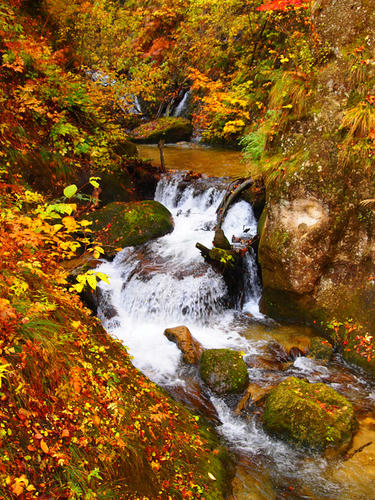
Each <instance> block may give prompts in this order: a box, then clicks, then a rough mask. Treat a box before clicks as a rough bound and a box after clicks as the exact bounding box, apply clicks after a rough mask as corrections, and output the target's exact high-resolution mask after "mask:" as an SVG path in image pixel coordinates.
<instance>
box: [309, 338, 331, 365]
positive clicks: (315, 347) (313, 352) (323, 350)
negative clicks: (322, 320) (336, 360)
mask: <svg viewBox="0 0 375 500" xmlns="http://www.w3.org/2000/svg"><path fill="white" fill-rule="evenodd" d="M332 354H333V347H332V346H331V344H330V343H329V342H328V340H326V339H324V338H322V337H314V338H313V339H312V340H311V343H310V349H309V358H315V359H320V360H322V361H329V360H330V359H331V357H332Z"/></svg>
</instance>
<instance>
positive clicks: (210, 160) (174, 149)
mask: <svg viewBox="0 0 375 500" xmlns="http://www.w3.org/2000/svg"><path fill="white" fill-rule="evenodd" d="M137 148H138V150H139V155H140V156H141V157H142V158H148V159H150V160H152V162H153V163H154V164H155V165H160V154H159V149H158V147H157V146H156V145H153V144H141V145H137ZM164 159H165V166H166V168H170V169H173V170H194V172H200V173H202V174H207V175H212V176H215V177H225V176H230V177H244V176H246V175H247V167H246V164H245V163H244V162H243V160H242V155H241V153H240V152H239V151H233V150H230V149H219V148H213V147H208V146H202V145H200V144H194V143H188V142H181V143H178V144H167V145H165V146H164Z"/></svg>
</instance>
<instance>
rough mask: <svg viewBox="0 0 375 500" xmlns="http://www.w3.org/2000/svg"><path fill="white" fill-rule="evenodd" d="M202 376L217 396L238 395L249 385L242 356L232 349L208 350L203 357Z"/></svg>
mask: <svg viewBox="0 0 375 500" xmlns="http://www.w3.org/2000/svg"><path fill="white" fill-rule="evenodd" d="M200 375H201V377H202V379H203V380H204V382H205V383H206V384H207V385H208V386H209V388H210V389H212V390H213V391H214V392H216V393H217V394H233V393H234V394H238V393H241V392H243V391H244V390H245V389H246V387H247V386H248V384H249V374H248V371H247V366H246V363H245V362H244V360H243V358H242V354H241V353H240V352H238V351H233V350H232V349H207V350H206V351H204V352H203V354H202V356H201V364H200Z"/></svg>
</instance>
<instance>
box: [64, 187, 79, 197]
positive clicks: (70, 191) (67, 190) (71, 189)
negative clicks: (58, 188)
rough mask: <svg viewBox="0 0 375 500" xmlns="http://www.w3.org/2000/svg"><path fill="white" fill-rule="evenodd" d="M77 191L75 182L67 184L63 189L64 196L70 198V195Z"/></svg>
mask: <svg viewBox="0 0 375 500" xmlns="http://www.w3.org/2000/svg"><path fill="white" fill-rule="evenodd" d="M77 191H78V188H77V186H76V185H75V184H71V185H70V186H67V187H66V188H65V189H64V196H65V197H66V198H71V197H72V196H74V195H75V194H76V192H77Z"/></svg>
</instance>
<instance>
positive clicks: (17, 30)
mask: <svg viewBox="0 0 375 500" xmlns="http://www.w3.org/2000/svg"><path fill="white" fill-rule="evenodd" d="M22 7H23V5H22V2H16V1H12V2H7V3H4V2H1V3H0V51H1V56H2V59H1V61H2V63H1V65H0V96H1V98H0V122H1V124H0V134H1V148H0V449H1V458H0V498H4V499H5V498H6V499H21V500H22V499H26V498H40V499H49V498H77V499H78V498H86V499H90V498H132V499H136V498H155V499H157V498H160V499H165V498H203V497H205V496H206V492H207V491H210V492H213V494H214V495H215V498H220V497H221V492H220V489H221V488H222V486H223V483H222V478H220V477H219V475H218V474H217V470H218V467H219V468H220V466H219V461H218V456H220V455H221V450H220V449H219V448H217V444H216V441H215V440H214V439H213V438H212V435H211V434H210V432H206V431H203V430H202V427H201V426H199V418H198V417H196V416H193V415H192V414H191V413H189V412H188V411H187V410H186V409H184V408H183V407H181V406H180V405H178V404H177V403H175V402H174V401H172V399H170V398H169V397H168V396H167V395H166V394H165V392H163V391H162V390H160V389H159V388H158V387H157V386H156V385H155V384H153V383H151V382H150V381H149V380H148V379H146V377H144V376H143V375H142V374H141V373H140V372H138V371H137V370H136V369H135V368H134V367H133V365H132V364H131V361H130V358H129V355H128V353H127V351H126V349H125V347H124V346H123V345H122V344H121V342H119V341H117V340H116V339H113V338H112V337H110V336H109V335H108V334H107V333H106V332H105V331H104V329H103V328H102V327H101V325H100V323H99V320H98V319H97V318H95V317H93V316H92V314H91V311H89V310H88V309H87V308H85V307H84V306H83V304H82V302H81V299H80V297H79V296H78V295H77V294H76V293H75V291H74V290H75V289H77V290H81V289H82V287H81V286H80V285H81V284H84V285H86V284H88V285H89V286H91V287H94V282H96V279H97V276H95V275H94V274H89V275H87V276H86V278H85V280H82V279H81V280H80V281H79V282H78V285H79V287H78V288H77V287H76V285H77V283H76V282H75V281H74V280H73V278H71V277H70V276H69V272H68V271H67V270H66V268H65V267H64V266H63V265H62V264H66V262H67V261H68V260H70V259H72V258H74V257H75V256H76V255H77V254H78V255H79V254H81V253H82V252H88V251H89V250H90V248H91V250H92V253H93V255H94V256H95V257H98V256H100V254H101V249H100V247H99V246H98V245H96V244H95V242H94V240H93V239H92V235H91V232H90V227H89V226H90V224H89V223H87V222H86V221H85V219H84V218H83V217H82V211H83V210H87V209H92V208H93V204H95V203H94V200H93V199H92V198H91V199H90V197H88V196H87V195H86V196H83V197H81V198H79V196H78V195H79V194H80V193H79V192H78V190H77V187H76V186H75V185H70V186H68V187H66V188H65V189H64V187H65V186H66V185H67V184H68V183H67V180H69V179H70V178H71V176H72V175H74V174H76V172H77V171H78V172H83V171H85V169H86V168H88V171H90V169H93V170H95V169H98V168H99V164H100V168H101V169H102V172H108V171H110V170H109V166H111V165H112V167H113V162H114V163H115V167H117V168H121V165H122V163H121V162H122V160H121V158H120V156H119V155H118V154H117V153H116V151H115V148H113V147H112V146H113V139H116V140H117V139H119V140H120V139H123V138H125V137H126V136H125V135H124V134H123V132H122V131H121V130H120V128H119V127H118V125H116V124H115V123H114V122H113V121H110V120H108V121H107V116H108V115H107V112H108V109H111V107H112V106H113V102H114V101H113V94H112V93H111V92H110V91H109V92H108V93H107V92H106V91H105V90H103V89H97V88H95V86H93V85H92V84H91V83H90V82H89V80H88V79H87V78H85V76H84V74H82V73H80V71H79V70H78V68H77V67H75V64H76V62H75V56H74V54H73V53H72V52H71V51H70V50H69V49H68V48H67V47H65V48H58V49H57V50H54V49H53V48H52V45H53V44H52V38H51V33H49V32H48V26H47V24H46V20H45V19H37V18H33V17H30V15H27V14H25V11H23V10H20V8H21V9H22ZM71 57H72V58H73V59H72V60H70V58H71ZM71 64H72V65H73V66H71ZM69 66H70V70H68V67H69ZM96 171H97V170H96ZM42 180H43V181H44V183H42V182H41V181H42ZM97 181H98V177H91V178H90V182H89V184H91V185H90V189H91V191H92V189H95V186H97ZM38 182H41V187H42V188H44V189H43V190H44V194H41V193H39V192H36V191H35V190H34V189H33V188H32V187H30V184H34V185H36V184H38ZM27 183H29V184H27ZM51 196H55V199H52V197H51ZM56 197H58V198H57V199H56ZM98 277H99V276H98ZM88 293H90V292H88ZM209 474H211V476H212V477H214V478H215V477H216V476H217V481H216V482H214V481H213V479H212V478H211V476H209ZM214 475H215V476H214Z"/></svg>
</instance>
